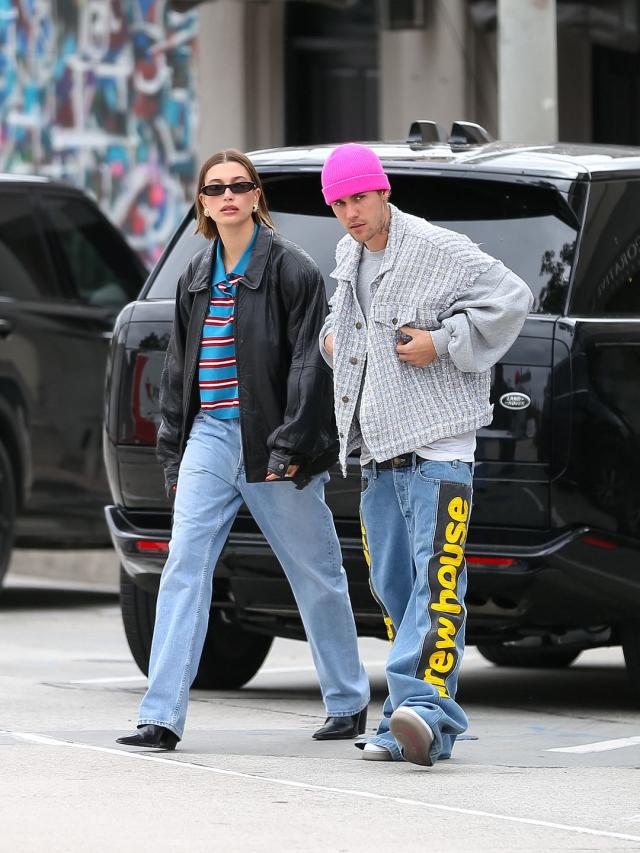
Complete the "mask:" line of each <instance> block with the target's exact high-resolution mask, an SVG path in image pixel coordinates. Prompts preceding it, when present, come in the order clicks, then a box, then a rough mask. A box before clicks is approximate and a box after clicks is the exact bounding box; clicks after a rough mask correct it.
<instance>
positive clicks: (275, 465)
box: [267, 450, 293, 477]
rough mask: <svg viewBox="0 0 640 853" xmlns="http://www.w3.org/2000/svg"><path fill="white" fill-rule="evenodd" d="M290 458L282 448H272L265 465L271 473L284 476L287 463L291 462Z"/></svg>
mask: <svg viewBox="0 0 640 853" xmlns="http://www.w3.org/2000/svg"><path fill="white" fill-rule="evenodd" d="M291 459H292V457H291V455H290V454H289V453H285V452H284V451H283V450H272V451H271V455H270V456H269V464H268V465H267V468H268V469H269V471H271V472H272V473H273V474H277V475H278V477H284V476H285V475H286V473H287V470H288V468H289V465H292V464H293V463H292V461H291Z"/></svg>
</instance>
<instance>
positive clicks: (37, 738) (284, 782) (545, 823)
mask: <svg viewBox="0 0 640 853" xmlns="http://www.w3.org/2000/svg"><path fill="white" fill-rule="evenodd" d="M0 735H5V736H7V737H12V738H14V739H15V740H19V741H25V742H26V743H36V744H41V745H42V746H65V747H68V748H70V749H85V750H89V751H91V752H102V753H106V754H107V755H115V756H118V757H119V758H124V759H132V760H134V761H152V762H154V763H157V764H164V765H171V766H172V767H176V768H178V767H179V768H181V769H184V770H201V771H205V772H207V773H214V774H216V775H218V776H233V777H234V778H236V779H251V780H252V781H254V782H259V783H261V784H263V785H264V784H269V785H279V786H282V787H286V788H298V789H302V790H305V791H321V792H323V793H326V794H340V795H346V796H348V797H357V798H360V799H363V800H378V801H383V802H387V803H397V804H398V805H402V806H416V807H418V808H421V809H433V810H434V811H441V812H447V813H449V814H459V815H469V816H471V817H486V818H490V819H491V820H498V821H505V822H508V823H520V824H525V825H527V826H541V827H545V828H547V829H555V830H562V831H564V832H574V833H577V834H579V835H593V836H597V837H598V838H617V839H620V840H622V841H637V842H639V843H640V835H629V834H627V833H624V832H609V831H607V830H604V829H590V828H589V827H586V826H572V825H571V824H566V823H554V822H553V821H549V820H535V819H534V818H528V817H516V816H514V815H507V814H497V813H495V812H485V811H482V810H480V809H465V808H462V807H459V806H446V805H442V804H441V803H429V802H425V801H424V800H412V799H409V798H407V797H392V796H390V795H388V794H374V793H373V792H371V791H357V790H354V789H352V788H334V787H330V786H329V785H314V784H312V783H311V782H295V781H293V780H291V779H276V778H275V777H270V776H258V775H256V774H253V773H242V772H240V771H239V770H226V769H224V768H221V767H211V766H210V765H208V764H196V763H194V762H191V761H182V760H181V759H179V758H178V759H174V758H164V757H162V756H159V755H149V754H148V753H143V752H128V751H127V750H125V749H114V748H113V747H107V746H93V745H91V744H86V743H78V742H76V741H69V740H61V739H60V738H53V737H48V736H46V735H38V734H32V733H30V732H14V731H9V730H7V729H0Z"/></svg>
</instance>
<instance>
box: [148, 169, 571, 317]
mask: <svg viewBox="0 0 640 853" xmlns="http://www.w3.org/2000/svg"><path fill="white" fill-rule="evenodd" d="M263 181H264V188H265V195H266V198H267V203H268V205H269V209H270V211H271V215H272V217H273V220H274V222H275V224H276V227H277V229H278V231H279V232H280V233H281V234H283V235H284V236H285V237H287V238H288V239H290V240H293V242H294V243H297V244H298V245H299V246H301V247H302V248H303V249H305V251H307V252H308V253H309V254H310V255H311V256H312V257H313V258H314V259H315V261H316V262H317V264H318V266H319V267H320V270H321V272H322V274H323V276H324V280H325V283H326V285H327V290H328V292H329V294H331V293H332V292H333V290H334V289H335V285H336V282H335V281H334V280H333V279H332V278H331V277H330V273H331V272H332V270H333V269H334V267H335V247H336V243H337V242H338V240H339V239H340V238H341V237H343V236H344V230H343V229H342V226H341V225H340V223H339V222H338V221H337V220H336V218H335V216H334V215H333V213H332V211H331V210H330V209H329V208H328V207H327V205H325V204H324V201H323V199H322V195H321V193H320V182H319V181H320V179H319V176H318V174H317V173H297V174H284V175H283V174H278V175H268V174H267V175H263ZM392 187H393V190H392V201H393V202H395V203H396V204H397V205H398V207H400V208H401V209H402V210H404V211H406V212H407V213H413V214H415V215H417V216H422V217H424V218H426V219H428V220H429V221H430V222H433V223H434V224H436V225H441V226H443V227H445V228H451V229H452V230H454V231H459V232H461V233H463V234H467V235H468V236H469V237H470V238H471V239H472V240H473V241H474V242H475V243H478V244H479V245H480V246H481V247H482V248H483V249H484V251H486V252H487V253H488V254H490V255H492V256H493V257H495V258H498V259H500V260H501V261H503V262H504V263H505V264H506V265H507V266H508V267H509V268H510V269H512V270H513V271H514V272H516V273H517V274H518V275H519V276H521V277H522V278H523V279H524V281H526V282H527V284H528V285H529V287H530V288H531V290H532V292H533V295H534V297H535V303H534V306H533V309H532V310H533V312H535V313H562V312H563V310H564V307H565V302H566V294H567V288H568V282H569V276H570V274H571V268H572V264H573V258H574V252H575V245H576V237H577V232H578V222H577V219H576V216H575V214H574V213H573V212H572V210H571V208H570V207H569V205H568V203H567V202H566V200H565V198H564V197H563V196H562V195H560V193H559V192H558V191H557V190H550V189H545V188H540V187H530V186H519V185H516V184H509V183H505V182H498V181H485V180H463V179H459V178H456V179H452V178H436V177H431V176H426V175H414V176H407V175H395V176H393V177H392ZM192 230H193V228H192V225H191V223H190V224H189V226H188V227H187V228H186V229H184V230H183V231H182V234H181V236H180V238H179V239H178V241H177V242H176V244H175V245H174V248H173V251H172V252H171V253H170V255H169V257H168V258H167V260H166V268H163V269H162V271H161V273H160V275H159V276H158V277H157V278H156V280H155V281H154V282H153V284H152V286H151V290H150V292H149V294H148V296H149V297H150V298H167V297H171V296H173V294H174V293H175V287H176V282H177V280H178V278H179V276H180V274H181V273H182V271H183V270H184V268H185V267H186V265H187V263H188V262H189V259H190V258H191V257H192V255H193V254H194V253H195V252H196V251H197V250H198V248H200V247H202V246H203V245H204V240H202V238H200V237H194V236H193V234H192V233H191V232H192Z"/></svg>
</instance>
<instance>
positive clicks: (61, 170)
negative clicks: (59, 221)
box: [0, 0, 198, 264]
mask: <svg viewBox="0 0 640 853" xmlns="http://www.w3.org/2000/svg"><path fill="white" fill-rule="evenodd" d="M196 22H197V13H196V12H191V13H188V14H179V13H177V12H174V11H172V10H171V9H169V8H168V6H167V3H166V1H165V0H0V171H2V172H10V173H14V174H16V173H36V174H40V175H48V176H51V177H55V178H59V179H63V180H66V181H70V182H72V183H73V184H76V185H78V186H81V187H83V188H84V189H86V190H88V191H89V192H90V193H91V194H92V195H93V196H94V197H95V198H96V199H97V201H98V202H99V204H100V206H101V208H102V210H103V211H104V212H105V213H106V214H107V215H108V216H109V217H110V218H111V220H112V221H113V222H114V223H115V224H116V225H117V226H118V227H120V228H121V229H122V230H123V231H124V233H125V234H126V235H127V237H128V239H129V241H130V242H131V244H132V245H133V247H134V248H135V249H136V250H137V251H138V252H139V253H140V255H141V256H142V257H143V259H144V260H145V261H146V262H147V263H148V264H152V263H153V262H154V261H155V260H156V259H157V257H158V256H159V254H160V252H161V251H162V248H163V247H164V245H165V244H166V242H167V240H168V238H169V237H170V236H171V233H172V232H173V230H174V228H175V226H176V225H177V223H178V222H179V220H180V218H181V216H182V215H183V213H184V211H185V209H186V207H187V205H188V204H189V202H190V199H191V197H192V192H193V182H194V180H195V177H196V174H197V165H198V164H197V162H196V156H197V153H196V126H197V114H196V105H197V99H196V95H195V69H194V51H195V36H196Z"/></svg>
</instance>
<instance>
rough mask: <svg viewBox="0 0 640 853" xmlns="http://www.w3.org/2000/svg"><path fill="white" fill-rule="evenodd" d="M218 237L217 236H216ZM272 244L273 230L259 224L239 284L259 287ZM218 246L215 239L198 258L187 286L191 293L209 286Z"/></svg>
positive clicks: (254, 287)
mask: <svg viewBox="0 0 640 853" xmlns="http://www.w3.org/2000/svg"><path fill="white" fill-rule="evenodd" d="M218 239H219V238H218ZM272 245H273V231H272V230H271V228H267V227H266V226H265V225H260V226H259V231H258V236H257V237H256V242H255V245H254V247H253V251H252V252H251V260H250V261H249V266H248V267H247V271H246V273H245V274H244V275H243V276H242V278H241V279H240V282H239V283H240V284H244V285H246V286H247V287H248V288H250V289H251V290H257V289H258V288H259V287H260V282H261V281H262V276H263V274H264V270H265V267H266V266H267V262H268V260H269V255H270V254H271V246H272ZM217 248H218V240H217V239H216V240H215V241H214V242H213V243H212V244H211V245H210V246H208V247H207V248H206V249H205V250H204V252H203V254H202V257H201V258H200V262H199V264H198V267H197V269H196V271H195V275H194V276H193V279H192V281H191V284H190V285H189V287H188V288H187V289H188V290H189V291H190V292H191V293H196V292H197V291H199V290H205V289H208V288H210V287H211V275H212V272H213V270H212V267H213V262H214V259H215V256H216V255H215V253H216V251H217Z"/></svg>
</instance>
